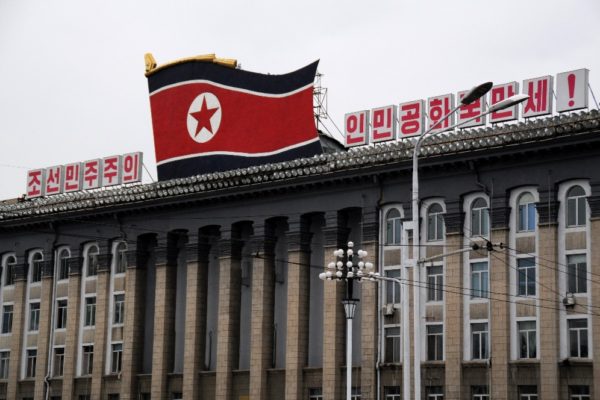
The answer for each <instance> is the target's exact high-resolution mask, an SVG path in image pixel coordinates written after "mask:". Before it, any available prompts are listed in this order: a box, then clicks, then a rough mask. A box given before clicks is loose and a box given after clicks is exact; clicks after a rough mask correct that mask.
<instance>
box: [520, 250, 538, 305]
mask: <svg viewBox="0 0 600 400" xmlns="http://www.w3.org/2000/svg"><path fill="white" fill-rule="evenodd" d="M535 280H536V276H535V258H533V257H531V258H519V259H517V281H518V282H517V287H518V290H519V296H535Z"/></svg>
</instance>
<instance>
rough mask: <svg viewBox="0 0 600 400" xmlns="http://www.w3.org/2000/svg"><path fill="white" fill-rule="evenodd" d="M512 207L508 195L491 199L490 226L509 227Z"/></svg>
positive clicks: (493, 227) (494, 227) (497, 227)
mask: <svg viewBox="0 0 600 400" xmlns="http://www.w3.org/2000/svg"><path fill="white" fill-rule="evenodd" d="M510 211H511V209H510V207H509V205H508V199H507V197H506V196H497V197H492V198H491V199H490V226H491V228H492V229H508V227H509V221H508V220H509V218H510Z"/></svg>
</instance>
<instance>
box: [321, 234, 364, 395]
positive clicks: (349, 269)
mask: <svg viewBox="0 0 600 400" xmlns="http://www.w3.org/2000/svg"><path fill="white" fill-rule="evenodd" d="M347 246H348V247H347V250H346V251H345V252H344V250H343V249H338V250H335V251H334V252H333V255H334V256H335V257H336V261H335V262H330V263H329V265H328V266H327V271H326V272H322V273H320V274H319V278H321V279H322V280H337V281H345V282H346V295H345V297H344V299H343V300H342V304H343V305H344V312H345V314H346V400H350V399H351V398H352V319H353V318H354V313H355V312H356V306H357V304H358V302H359V300H358V299H355V298H354V294H353V289H354V281H355V280H360V279H361V278H362V277H363V276H364V275H366V274H368V273H369V272H372V271H373V264H372V263H370V262H368V261H367V262H366V261H364V258H365V257H366V256H367V252H366V251H364V250H358V251H357V252H356V255H357V256H358V259H359V261H358V263H354V249H353V248H354V243H353V242H348V245H347Z"/></svg>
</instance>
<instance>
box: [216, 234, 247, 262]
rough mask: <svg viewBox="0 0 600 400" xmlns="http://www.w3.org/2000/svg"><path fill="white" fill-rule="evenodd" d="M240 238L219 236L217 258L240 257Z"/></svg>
mask: <svg viewBox="0 0 600 400" xmlns="http://www.w3.org/2000/svg"><path fill="white" fill-rule="evenodd" d="M242 244H243V242H242V240H241V239H237V238H232V237H230V236H229V237H221V238H220V239H219V240H218V242H217V246H218V250H219V258H230V257H231V258H237V259H239V258H241V257H242Z"/></svg>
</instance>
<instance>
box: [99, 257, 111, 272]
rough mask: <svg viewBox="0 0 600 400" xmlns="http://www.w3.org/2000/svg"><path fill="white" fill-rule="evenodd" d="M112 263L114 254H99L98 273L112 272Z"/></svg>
mask: <svg viewBox="0 0 600 400" xmlns="http://www.w3.org/2000/svg"><path fill="white" fill-rule="evenodd" d="M111 261H112V253H100V254H98V272H99V273H100V272H110V263H111Z"/></svg>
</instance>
